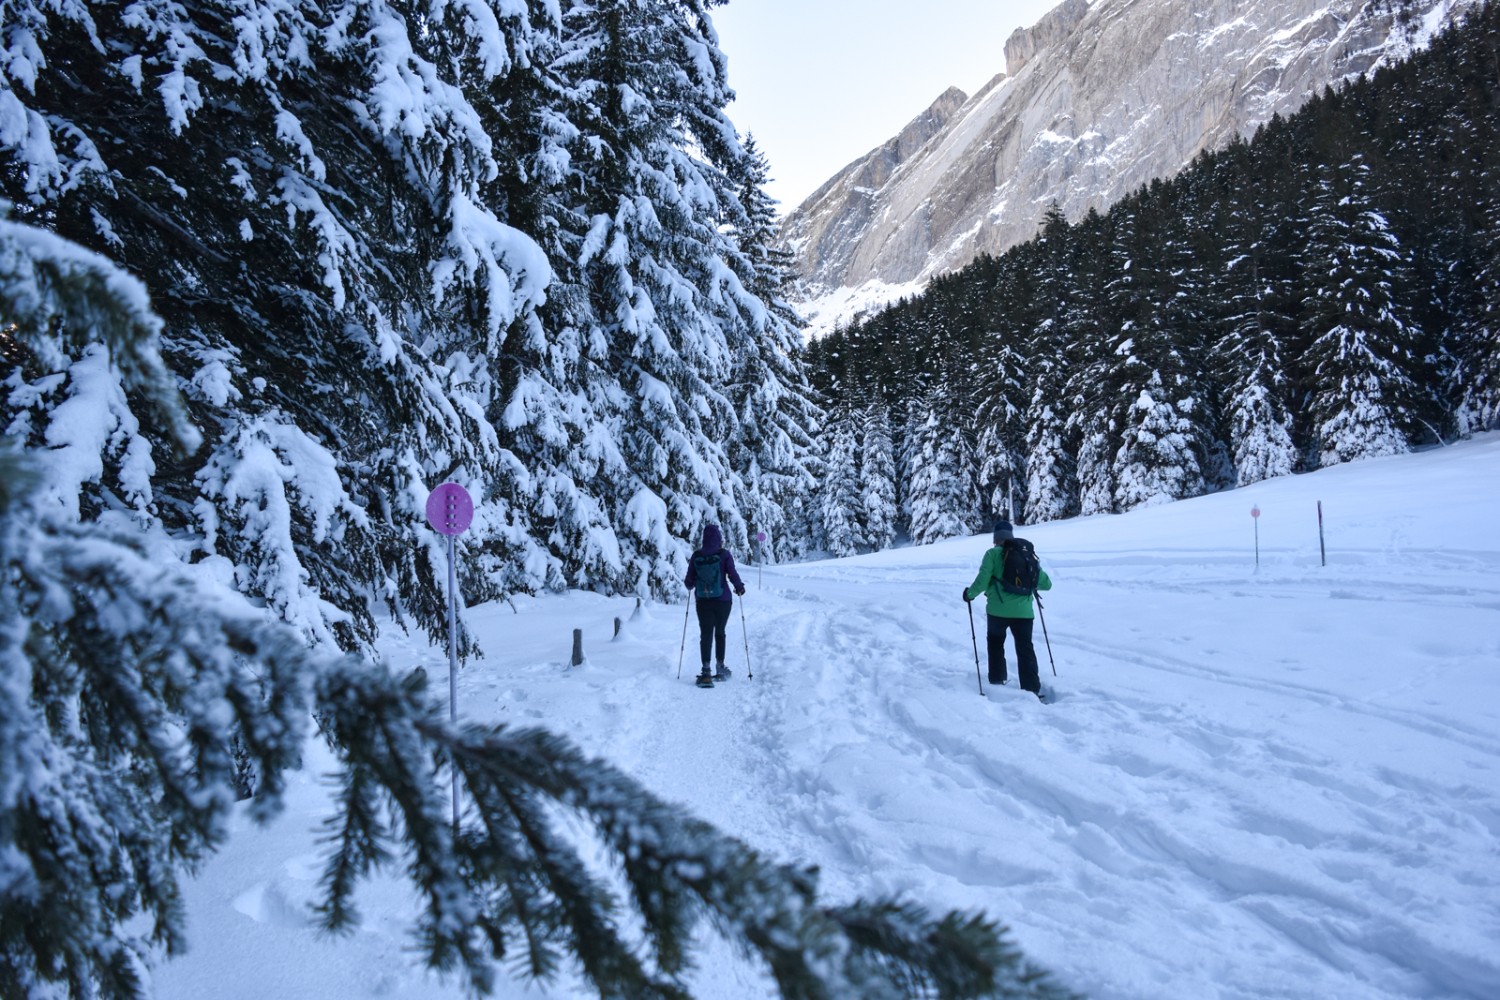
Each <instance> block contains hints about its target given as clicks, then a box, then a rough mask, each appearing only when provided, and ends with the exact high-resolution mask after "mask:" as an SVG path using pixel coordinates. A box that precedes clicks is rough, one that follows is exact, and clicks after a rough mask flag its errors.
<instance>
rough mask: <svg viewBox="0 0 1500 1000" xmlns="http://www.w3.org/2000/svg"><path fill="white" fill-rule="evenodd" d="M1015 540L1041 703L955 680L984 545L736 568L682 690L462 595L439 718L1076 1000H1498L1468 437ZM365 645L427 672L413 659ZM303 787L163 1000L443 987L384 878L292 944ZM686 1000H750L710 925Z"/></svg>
mask: <svg viewBox="0 0 1500 1000" xmlns="http://www.w3.org/2000/svg"><path fill="white" fill-rule="evenodd" d="M1318 501H1322V505H1323V517H1324V524H1325V529H1326V541H1327V565H1326V566H1324V565H1320V558H1319V537H1318V515H1317V503H1318ZM1252 505H1258V506H1259V509H1260V511H1261V516H1260V519H1259V546H1260V563H1259V567H1258V568H1257V566H1256V564H1255V549H1254V546H1255V534H1254V528H1255V522H1254V521H1252V518H1251V515H1250V510H1251V507H1252ZM1021 533H1022V534H1024V535H1025V536H1026V537H1028V538H1030V539H1032V540H1033V541H1034V542H1035V543H1036V547H1037V549H1038V551H1039V553H1040V554H1041V556H1042V560H1043V565H1044V566H1045V567H1046V568H1047V570H1048V572H1049V573H1050V574H1051V576H1052V578H1053V580H1054V581H1055V588H1054V590H1053V591H1052V592H1051V594H1050V595H1047V597H1046V605H1045V615H1046V618H1045V622H1046V626H1047V633H1048V635H1049V636H1050V641H1051V657H1052V658H1053V659H1054V660H1055V664H1056V672H1057V675H1056V677H1055V678H1054V677H1053V676H1052V667H1051V665H1050V664H1049V654H1048V650H1047V646H1046V643H1045V642H1044V640H1043V636H1042V631H1041V629H1038V630H1037V647H1038V652H1039V654H1040V656H1041V662H1042V672H1043V676H1044V679H1045V680H1046V681H1048V682H1050V683H1052V684H1054V685H1055V688H1056V691H1057V694H1058V699H1057V701H1056V703H1055V704H1051V705H1042V704H1040V703H1038V702H1037V701H1036V699H1035V698H1033V697H1031V696H1030V695H1027V694H1025V693H1023V692H1021V691H1019V690H1017V689H1016V687H1015V686H1014V684H1015V682H1014V680H1012V683H1011V686H1009V687H1004V688H998V689H995V688H991V687H990V686H989V685H988V684H986V685H985V696H984V697H981V696H980V694H979V689H978V679H977V677H976V671H975V652H974V646H973V645H972V643H971V639H970V623H969V620H968V611H967V609H966V606H965V605H964V604H963V603H962V602H961V600H960V588H962V587H963V586H964V585H965V584H967V583H969V582H970V580H971V579H972V577H973V573H974V571H975V569H976V568H977V567H978V564H979V560H980V557H981V556H982V554H983V552H984V549H985V547H986V546H987V544H988V538H987V536H981V537H976V538H971V539H960V540H955V541H951V542H947V543H942V544H938V545H932V546H928V547H925V548H908V549H901V550H896V551H891V552H884V553H879V554H876V555H871V556H864V557H858V558H852V559H842V560H836V561H827V562H818V563H809V564H801V565H794V566H781V567H765V568H764V569H763V570H762V569H759V568H756V567H753V566H742V569H743V572H744V576H745V578H746V582H747V583H748V585H749V588H750V589H749V594H748V595H747V597H746V598H745V600H744V601H743V602H742V604H740V605H739V606H737V607H736V610H735V614H734V618H733V623H732V626H731V631H730V647H731V659H730V665H731V666H732V667H733V668H734V669H735V670H736V671H737V673H736V676H735V679H734V680H733V681H731V682H730V683H728V684H726V685H721V686H719V687H716V688H715V689H713V690H710V691H704V690H699V689H697V688H695V687H694V686H693V684H692V682H691V680H690V676H691V674H692V671H693V669H694V667H693V658H694V652H693V648H694V644H695V642H696V624H693V625H692V626H691V627H690V630H689V632H690V634H689V635H688V642H687V645H688V653H687V656H686V657H685V660H684V663H683V667H682V675H681V677H680V678H679V677H678V674H677V664H678V651H679V649H680V648H681V646H682V636H683V626H684V611H685V605H677V606H675V607H673V606H664V605H656V606H649V607H646V608H644V609H642V610H641V613H640V614H639V615H638V616H637V615H636V614H635V609H634V607H633V603H632V602H630V601H627V600H623V599H607V598H603V597H599V596H596V595H592V594H583V593H573V594H568V595H564V596H558V597H545V598H537V599H523V600H517V601H516V603H515V607H514V609H512V607H510V606H506V605H500V606H489V607H481V608H476V609H472V611H471V620H472V622H473V623H474V625H475V626H476V628H477V629H478V632H479V635H480V637H481V639H482V641H483V643H484V646H485V648H486V650H487V655H486V657H485V658H484V659H483V660H479V661H476V662H474V663H472V664H471V665H469V666H468V667H466V668H465V669H464V671H463V673H462V674H461V676H460V683H459V691H460V699H461V711H462V712H463V713H465V714H466V715H468V716H470V717H472V718H484V719H497V720H507V721H513V722H515V723H518V724H525V725H534V724H543V725H546V726H548V727H551V728H554V729H556V730H559V731H561V732H564V733H566V734H568V735H569V736H570V737H572V738H573V739H574V740H576V741H577V742H578V743H579V744H581V745H582V746H583V747H585V748H586V749H587V750H589V751H590V752H593V753H595V754H598V755H601V756H604V757H607V758H609V759H610V760H612V761H614V762H615V763H617V764H618V765H620V766H621V767H622V768H623V769H624V770H625V771H627V772H628V773H630V774H632V775H634V776H635V777H637V778H638V779H639V780H640V781H642V782H644V783H645V784H646V785H647V786H648V787H650V788H651V789H653V790H654V791H656V792H657V793H659V794H661V795H662V796H664V797H666V798H668V799H671V800H675V801H678V802H681V803H682V804H683V805H685V806H686V807H687V808H689V809H690V810H692V811H693V812H695V813H697V814H698V815H700V816H702V817H704V818H706V819H707V820H709V821H711V822H712V823H714V824H716V825H718V826H719V827H720V828H721V829H723V830H725V831H726V832H730V833H733V834H735V835H737V836H738V837H740V838H741V839H743V840H745V841H747V842H748V843H750V844H751V845H752V846H755V847H757V848H759V849H761V850H763V851H764V852H766V853H768V854H770V855H772V856H773V857H776V858H779V859H782V860H786V861H796V862H803V863H815V864H817V865H819V866H820V867H821V869H822V872H823V881H822V886H823V894H824V897H825V899H830V900H837V899H842V898H846V897H848V896H850V895H854V894H859V895H865V896H873V895H878V894H882V893H890V892H898V893H902V894H905V895H908V896H911V897H914V898H916V899H917V900H918V901H920V902H922V903H924V904H926V905H927V906H928V907H929V908H931V909H934V910H945V909H949V908H962V909H983V910H985V911H987V912H988V913H990V914H991V915H993V916H995V917H997V918H999V919H1000V920H1002V921H1004V922H1006V923H1007V924H1008V925H1009V926H1010V927H1011V929H1012V933H1013V935H1014V938H1015V939H1016V940H1017V941H1018V942H1019V943H1020V944H1021V945H1022V947H1023V948H1024V949H1025V950H1026V951H1027V953H1028V954H1029V955H1030V956H1031V957H1032V958H1033V959H1035V960H1036V961H1038V962H1040V963H1042V964H1044V965H1046V966H1048V967H1050V968H1051V969H1052V970H1054V972H1055V973H1056V974H1057V975H1058V976H1059V977H1060V978H1061V979H1062V980H1063V981H1064V982H1065V983H1067V984H1068V985H1070V986H1071V987H1073V988H1074V989H1076V990H1079V991H1081V992H1083V993H1086V994H1088V995H1090V996H1092V997H1095V998H1141V1000H1144V998H1153V1000H1155V998H1168V997H1170V998H1189V997H1191V998H1258V1000H1269V998H1303V997H1319V998H1340V1000H1355V998H1370V1000H1375V998H1393V997H1472V998H1488V1000H1493V998H1495V997H1500V435H1497V434H1490V435H1486V436H1484V437H1481V438H1479V439H1476V440H1474V441H1470V442H1464V443H1460V444H1458V445H1455V446H1452V447H1448V448H1442V449H1436V450H1432V451H1427V452H1423V453H1420V454H1416V455H1409V456H1402V457H1398V458H1390V459H1379V460H1372V461H1366V462H1361V463H1358V464H1354V465H1348V466H1341V467H1337V468H1333V469H1328V470H1324V471H1321V472H1318V473H1314V474H1311V475H1305V476H1297V477H1288V478H1283V479H1279V480H1276V481H1273V482H1268V483H1264V484H1260V485H1257V486H1254V487H1249V488H1246V489H1242V490H1238V491H1234V492H1231V493H1225V494H1219V495H1216V496H1210V497H1202V498H1199V499H1195V500H1189V501H1185V502H1181V503H1176V504H1171V505H1168V506H1163V507H1156V508H1152V509H1147V510H1141V511H1137V512H1134V513H1131V514H1127V515H1122V516H1115V517H1093V518H1086V519H1080V520H1074V521H1069V522H1063V523H1057V524H1048V525H1041V526H1036V527H1026V528H1023V529H1022V530H1021ZM744 561H745V560H744V557H743V555H741V562H742V563H743V562H744ZM981 604H982V602H980V603H977V604H976V607H975V609H974V611H975V622H974V624H975V626H976V628H977V630H978V632H979V650H980V657H981V659H982V657H983V641H984V633H983V628H984V622H983V608H982V606H981ZM741 611H743V624H744V628H743V630H742V627H741V623H742V615H741ZM615 617H620V618H623V619H626V622H625V626H624V630H623V632H622V634H621V636H620V637H619V638H618V639H611V632H612V621H613V619H614V618H615ZM574 628H582V629H583V630H584V641H585V651H586V654H587V657H588V662H587V663H586V664H585V665H584V666H582V667H579V668H570V667H569V666H568V665H567V660H568V655H569V652H570V648H571V633H572V629H574ZM747 634H748V657H749V662H748V663H747V662H746V656H747V642H746V639H747ZM388 648H389V656H390V659H391V661H392V663H393V665H394V666H396V667H398V668H402V669H404V668H407V667H409V666H410V665H414V664H417V663H421V664H424V665H426V666H427V668H428V670H429V671H430V673H431V674H432V676H433V678H434V681H435V682H436V683H435V685H434V686H435V689H436V690H438V691H445V690H446V684H445V678H446V669H447V667H446V657H445V654H444V652H443V651H442V650H440V649H433V648H429V647H427V646H426V645H425V644H423V643H419V642H416V641H414V640H408V639H404V638H399V637H393V638H392V639H391V640H390V642H389V647H388ZM752 671H753V673H754V678H753V679H752V678H751V677H750V674H751V673H752ZM1012 676H1014V666H1012ZM315 766H316V762H315V761H314V767H313V768H311V769H310V770H312V771H315ZM322 795H323V792H322V789H321V786H320V785H319V784H318V782H317V779H316V774H315V773H309V774H307V775H305V776H302V777H301V780H300V781H299V782H297V783H295V784H294V786H293V795H292V798H291V801H290V809H289V810H288V813H287V814H286V815H285V816H284V817H283V818H282V820H281V821H280V822H279V823H278V824H277V825H276V826H274V827H272V828H270V829H268V830H260V829H258V828H255V827H253V826H251V825H249V824H248V823H245V824H243V825H242V828H241V829H240V831H239V832H238V834H237V835H236V836H235V838H234V840H233V841H232V843H231V845H230V846H229V848H228V849H227V850H225V851H224V852H223V853H222V854H221V855H219V856H218V857H217V858H216V859H214V860H213V861H212V862H211V863H210V864H209V865H208V866H206V868H205V870H204V871H203V872H202V873H201V876H200V877H199V878H198V880H197V881H196V882H194V883H193V884H192V885H191V887H190V890H189V894H188V905H189V913H190V918H191V923H190V934H191V937H192V941H193V950H192V952H191V953H190V954H189V955H187V956H186V957H183V958H181V959H179V960H176V961H173V962H170V963H167V964H165V965H163V966H162V967H161V968H160V970H159V971H158V973H157V980H156V995H157V996H158V997H159V998H160V1000H205V998H214V1000H239V998H244V1000H262V998H268V997H274V998H276V1000H345V998H364V997H389V998H397V1000H417V998H422V1000H436V998H448V997H454V998H457V997H460V996H462V995H463V993H462V990H461V989H460V988H459V986H458V985H457V984H456V983H454V982H448V983H439V982H437V981H435V980H434V979H432V978H431V977H430V976H429V975H428V974H426V973H424V972H423V971H421V969H420V964H419V963H418V962H417V961H416V960H415V959H414V958H413V956H412V955H411V953H410V950H409V943H408V940H407V938H406V937H405V930H404V929H405V927H406V926H407V922H408V919H409V915H410V914H411V913H412V912H413V909H412V906H411V903H410V902H409V900H408V899H407V897H406V896H405V895H404V893H403V892H402V891H401V890H400V889H399V886H398V883H396V882H395V881H389V882H382V883H377V884H376V885H373V886H371V887H370V888H369V889H368V891H367V892H366V893H365V894H364V897H363V912H364V915H365V923H364V926H363V927H362V929H360V930H359V931H357V932H355V933H354V934H353V935H352V936H350V937H347V938H343V939H338V940H328V939H325V938H322V937H319V936H318V935H316V933H315V932H314V931H313V930H312V928H311V924H310V918H309V915H308V912H307V904H308V901H309V900H310V899H312V898H313V896H314V894H315V890H316V879H317V873H318V868H319V862H318V841H317V837H316V834H315V828H316V824H317V821H318V818H319V815H320V811H321V809H322V808H323V798H322ZM704 934H705V935H711V932H710V931H709V930H707V929H705V930H704ZM695 991H696V995H698V996H700V997H703V998H714V1000H741V998H756V997H763V996H768V995H769V992H768V987H767V985H766V980H765V979H764V978H763V977H762V975H761V974H760V972H759V970H758V969H756V968H755V967H754V966H753V965H749V964H747V963H746V962H745V961H743V960H742V959H740V958H739V957H738V956H737V953H736V951H735V949H734V948H733V947H732V944H731V943H728V942H722V941H714V940H710V942H709V944H708V948H707V950H706V952H705V962H704V964H703V967H702V969H701V970H700V972H699V974H698V976H697V978H696V979H695ZM500 995H501V996H502V997H504V998H506V1000H509V998H519V997H534V998H575V997H583V996H587V995H588V994H587V993H585V992H583V991H581V990H580V989H579V988H578V987H577V985H576V984H570V983H567V982H559V983H556V984H552V985H551V986H548V987H539V986H535V985H526V984H524V983H515V984H511V985H507V986H504V987H502V989H501V991H500Z"/></svg>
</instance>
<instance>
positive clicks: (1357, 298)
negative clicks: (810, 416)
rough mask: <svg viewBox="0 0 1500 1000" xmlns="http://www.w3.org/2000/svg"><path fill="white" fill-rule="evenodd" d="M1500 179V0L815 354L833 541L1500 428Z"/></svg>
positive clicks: (1151, 496)
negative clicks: (1410, 51)
mask: <svg viewBox="0 0 1500 1000" xmlns="http://www.w3.org/2000/svg"><path fill="white" fill-rule="evenodd" d="M1497 171H1500V10H1497V8H1496V6H1495V5H1494V4H1489V5H1486V6H1485V7H1484V8H1483V9H1481V10H1480V11H1478V12H1476V13H1475V14H1474V15H1473V16H1472V17H1471V18H1470V19H1469V20H1468V22H1467V23H1465V24H1463V25H1461V26H1458V27H1456V28H1454V29H1452V30H1449V31H1447V32H1446V33H1444V34H1442V35H1441V36H1440V37H1438V38H1437V39H1436V40H1435V42H1434V43H1433V45H1432V46H1431V47H1430V48H1429V49H1427V50H1425V51H1423V52H1422V53H1420V54H1418V55H1416V56H1414V57H1412V58H1410V59H1408V60H1406V61H1404V62H1402V63H1401V64H1399V65H1396V66H1393V67H1391V68H1388V69H1385V70H1382V71H1380V72H1378V73H1376V74H1374V75H1373V76H1372V77H1369V78H1363V79H1360V80H1358V81H1354V82H1352V83H1349V84H1348V85H1346V86H1343V87H1339V88H1336V89H1335V88H1330V89H1328V90H1327V91H1325V92H1324V93H1323V94H1321V95H1319V96H1317V97H1315V98H1313V99H1312V100H1311V101H1309V102H1308V103H1307V104H1306V105H1305V106H1304V107H1303V108H1301V109H1300V110H1299V111H1298V112H1297V113H1296V114H1294V115H1292V116H1290V117H1289V118H1281V117H1276V118H1273V119H1272V120H1271V121H1270V122H1269V123H1267V124H1266V125H1265V126H1264V127H1262V128H1261V129H1260V130H1259V131H1258V132H1257V133H1256V134H1255V135H1254V136H1253V137H1251V138H1248V139H1244V140H1242V141H1236V142H1234V143H1233V144H1232V145H1230V146H1229V147H1228V148H1227V149H1224V150H1223V151H1219V152H1213V153H1205V154H1203V155H1201V156H1199V157H1198V158H1197V159H1196V160H1195V161H1194V162H1193V163H1192V164H1191V166H1190V167H1189V168H1188V169H1186V170H1185V171H1183V172H1182V173H1181V174H1180V175H1178V176H1176V177H1174V178H1172V179H1170V180H1158V181H1154V182H1152V183H1151V184H1149V185H1147V186H1145V187H1143V188H1141V189H1140V190H1138V191H1136V192H1135V193H1133V194H1132V195H1131V196H1130V197H1128V198H1126V199H1124V200H1122V201H1121V202H1119V203H1118V204H1116V205H1115V206H1113V207H1112V208H1111V209H1110V210H1109V211H1108V212H1105V213H1090V214H1089V215H1088V216H1087V217H1085V218H1081V219H1074V220H1068V219H1065V218H1063V217H1062V215H1061V214H1060V213H1059V212H1058V211H1056V209H1055V208H1054V210H1053V211H1052V212H1050V213H1049V214H1048V216H1047V218H1046V221H1045V222H1044V224H1043V226H1042V228H1041V231H1040V232H1039V233H1038V235H1037V236H1036V237H1035V238H1034V239H1032V240H1031V241H1029V242H1027V243H1025V244H1023V245H1020V246H1017V247H1015V248H1013V249H1012V250H1010V251H1008V252H1007V253H1005V254H1004V255H1001V256H998V257H984V258H981V259H979V260H977V261H975V262H974V263H973V264H971V265H970V266H968V267H966V268H964V269H963V270H962V271H959V272H957V273H954V274H951V275H947V276H944V277H941V278H939V279H937V280H935V281H934V282H933V283H932V284H931V285H930V286H929V287H928V288H927V289H926V290H925V292H924V293H923V294H922V295H920V296H917V297H915V298H912V299H909V300H906V301H903V302H901V303H899V304H898V305H896V306H893V307H892V308H889V309H887V310H885V311H883V312H881V313H879V314H878V315H875V316H873V317H871V318H869V319H867V320H865V321H863V322H859V323H857V324H855V325H852V326H850V327H848V328H845V329H841V330H839V331H836V332H835V333H833V334H831V335H829V336H827V337H825V338H822V339H821V340H819V341H818V342H816V343H814V344H813V345H812V346H811V349H810V352H809V363H810V365H811V366H812V369H813V374H812V381H813V382H814V384H815V385H816V386H817V387H818V388H819V389H820V390H821V392H822V393H823V394H824V396H825V398H826V402H827V409H828V427H827V430H826V433H825V443H826V448H827V457H828V469H827V476H826V480H825V482H824V484H823V494H822V495H823V498H824V501H823V507H824V509H825V516H824V523H823V531H824V535H823V537H822V538H821V539H820V543H821V544H822V545H825V546H826V547H827V548H828V549H830V550H831V551H833V552H836V553H839V554H847V553H851V552H854V551H860V550H867V549H869V548H872V547H873V548H879V547H881V546H882V545H883V544H886V543H888V540H889V539H890V538H891V537H892V530H893V529H892V527H891V525H892V523H893V521H898V522H899V530H905V531H909V533H910V536H911V538H912V539H913V540H914V541H916V542H924V541H929V540H934V539H937V538H942V537H948V536H952V535H957V534H963V533H966V532H973V531H978V530H982V529H983V527H984V526H985V524H986V522H987V521H988V520H989V519H990V518H992V517H994V516H995V515H996V514H998V513H1000V512H1004V511H1009V512H1011V513H1012V514H1013V515H1014V516H1016V517H1018V518H1020V519H1022V520H1023V521H1025V522H1030V523H1036V522H1041V521H1048V520H1053V519H1056V518H1061V517H1068V516H1071V515H1075V514H1096V513H1101V512H1110V511H1123V510H1129V509H1131V508H1134V507H1139V506H1142V505H1146V504H1152V503H1160V502H1164V501H1168V500H1173V499H1178V498H1182V497H1190V496H1194V495H1196V494H1200V493H1203V492H1206V491H1212V490H1219V489H1225V488H1230V487H1234V486H1242V485H1246V484H1249V483H1254V482H1257V481H1259V480H1262V479H1265V478H1267V477H1270V476H1280V475H1287V474H1289V473H1294V472H1298V471H1302V470H1308V469H1315V468H1319V467H1323V466H1327V465H1332V464H1336V463H1339V462H1348V461H1354V460H1357V459H1361V458H1368V457H1371V456H1376V455H1387V454H1393V453H1399V452H1404V451H1407V450H1409V449H1411V448H1415V447H1421V446H1425V445H1431V444H1438V443H1441V442H1443V441H1447V440H1451V439H1452V438H1453V437H1454V436H1462V435H1467V434H1471V433H1474V432H1475V431H1478V430H1483V429H1487V428H1493V427H1495V426H1496V425H1497V423H1500V172H1497ZM892 495H894V497H895V499H894V501H893V500H892V499H891V497H892ZM862 496H864V497H867V498H868V499H867V500H865V501H864V503H863V504H862V505H861V504H860V503H859V502H858V500H857V499H855V500H851V499H850V498H859V497H862ZM834 510H837V511H838V513H837V514H834V513H833V511H834Z"/></svg>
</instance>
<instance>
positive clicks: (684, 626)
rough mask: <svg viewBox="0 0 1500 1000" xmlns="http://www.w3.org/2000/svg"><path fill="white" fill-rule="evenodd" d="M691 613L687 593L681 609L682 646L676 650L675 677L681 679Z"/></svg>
mask: <svg viewBox="0 0 1500 1000" xmlns="http://www.w3.org/2000/svg"><path fill="white" fill-rule="evenodd" d="M692 613H693V595H692V593H691V592H689V593H688V599H687V607H686V608H684V609H683V611H682V647H681V648H680V649H678V650H677V679H678V680H682V657H683V654H684V653H686V652H687V620H688V615H690V614H692Z"/></svg>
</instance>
